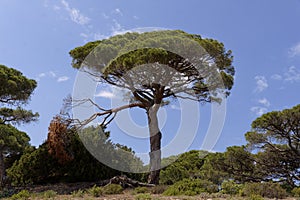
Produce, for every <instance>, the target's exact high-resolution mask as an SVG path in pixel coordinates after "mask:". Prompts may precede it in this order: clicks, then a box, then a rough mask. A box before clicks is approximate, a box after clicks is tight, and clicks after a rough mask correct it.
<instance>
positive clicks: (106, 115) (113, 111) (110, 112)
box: [79, 100, 145, 127]
mask: <svg viewBox="0 0 300 200" xmlns="http://www.w3.org/2000/svg"><path fill="white" fill-rule="evenodd" d="M90 101H91V100H90ZM91 102H92V101H91ZM93 104H95V103H94V102H93ZM95 105H97V104H95ZM133 107H140V108H145V106H144V104H143V103H139V102H138V103H131V104H128V105H123V106H120V107H117V108H113V109H109V110H105V109H103V108H101V107H99V106H98V105H97V108H100V110H101V111H102V112H97V113H95V114H93V115H92V116H91V117H89V118H88V119H86V120H84V121H81V122H80V121H79V126H80V127H82V126H84V125H87V124H89V123H90V122H92V121H93V120H95V119H96V118H97V117H101V116H104V119H103V121H102V122H101V126H103V127H105V126H107V125H108V124H109V123H110V122H111V121H112V120H113V119H114V118H115V117H116V115H117V113H118V112H119V111H122V110H125V109H127V108H133ZM111 115H113V116H112V118H111V119H109V120H108V118H109V117H110V116H111ZM107 120H108V122H106V121H107Z"/></svg>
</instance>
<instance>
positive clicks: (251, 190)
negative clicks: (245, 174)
mask: <svg viewBox="0 0 300 200" xmlns="http://www.w3.org/2000/svg"><path fill="white" fill-rule="evenodd" d="M241 195H242V196H247V197H251V195H260V196H262V197H267V198H278V199H282V198H284V197H286V196H287V193H286V191H285V190H284V189H283V188H282V187H281V186H280V185H279V184H278V183H272V182H265V183H246V184H245V185H244V187H243V189H242V190H241Z"/></svg>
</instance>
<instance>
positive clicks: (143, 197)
mask: <svg viewBox="0 0 300 200" xmlns="http://www.w3.org/2000/svg"><path fill="white" fill-rule="evenodd" d="M135 199H136V200H151V199H152V197H151V195H150V194H148V193H147V194H138V195H136V196H135Z"/></svg>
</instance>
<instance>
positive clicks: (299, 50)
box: [289, 42, 300, 57]
mask: <svg viewBox="0 0 300 200" xmlns="http://www.w3.org/2000/svg"><path fill="white" fill-rule="evenodd" d="M289 55H290V57H295V56H300V42H299V43H298V44H296V45H294V46H293V47H291V48H290V49H289Z"/></svg>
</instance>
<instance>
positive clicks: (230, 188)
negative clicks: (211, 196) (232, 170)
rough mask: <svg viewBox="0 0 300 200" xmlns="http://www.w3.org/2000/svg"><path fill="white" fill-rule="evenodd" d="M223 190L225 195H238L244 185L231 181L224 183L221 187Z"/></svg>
mask: <svg viewBox="0 0 300 200" xmlns="http://www.w3.org/2000/svg"><path fill="white" fill-rule="evenodd" d="M221 188H222V193H223V194H230V195H235V194H238V193H239V191H240V190H241V189H242V185H241V184H237V183H235V182H234V181H232V180H231V181H224V182H223V183H222V185H221Z"/></svg>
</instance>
